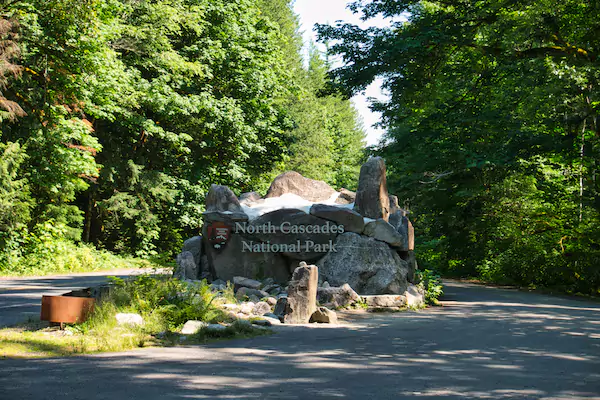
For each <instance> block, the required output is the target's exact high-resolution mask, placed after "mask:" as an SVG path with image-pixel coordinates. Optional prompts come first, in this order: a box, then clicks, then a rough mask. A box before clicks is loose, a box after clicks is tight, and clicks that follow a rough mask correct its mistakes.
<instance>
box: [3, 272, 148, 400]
mask: <svg viewBox="0 0 600 400" xmlns="http://www.w3.org/2000/svg"><path fill="white" fill-rule="evenodd" d="M144 271H145V270H140V269H123V270H112V271H102V272H90V273H84V274H72V275H55V276H44V277H27V278H8V279H7V278H0V327H4V326H9V325H14V324H16V323H19V322H24V321H27V320H28V319H30V318H32V319H39V317H40V307H41V301H42V296H43V295H60V294H63V293H67V292H70V291H72V290H76V289H85V288H88V287H92V286H97V285H101V284H103V283H106V282H107V278H106V277H107V276H110V275H112V276H120V277H126V276H129V275H132V274H139V273H142V272H144ZM1 399H2V396H1V389H0V400H1Z"/></svg>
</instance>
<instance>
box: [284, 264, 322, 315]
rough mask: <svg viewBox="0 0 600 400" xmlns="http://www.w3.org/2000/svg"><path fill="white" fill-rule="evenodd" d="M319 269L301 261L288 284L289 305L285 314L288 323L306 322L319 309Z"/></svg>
mask: <svg viewBox="0 0 600 400" xmlns="http://www.w3.org/2000/svg"><path fill="white" fill-rule="evenodd" d="M318 284H319V269H318V268H317V267H316V266H315V265H307V264H306V263H305V262H302V263H300V266H299V267H298V268H296V270H295V271H294V274H293V275H292V280H291V281H290V284H289V286H288V297H287V306H286V310H285V313H284V316H283V319H284V322H285V323H286V324H306V323H308V322H309V321H310V317H311V316H312V315H313V313H314V312H315V311H316V310H317V287H318Z"/></svg>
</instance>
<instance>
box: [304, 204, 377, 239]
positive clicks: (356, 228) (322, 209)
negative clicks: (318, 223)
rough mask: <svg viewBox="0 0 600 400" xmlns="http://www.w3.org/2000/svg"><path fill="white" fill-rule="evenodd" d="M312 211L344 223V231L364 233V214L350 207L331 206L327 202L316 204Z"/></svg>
mask: <svg viewBox="0 0 600 400" xmlns="http://www.w3.org/2000/svg"><path fill="white" fill-rule="evenodd" d="M310 213H311V214H312V215H314V216H315V217H319V218H323V219H326V220H329V221H333V222H335V223H337V224H339V225H342V226H343V228H344V232H356V233H362V231H363V229H364V227H365V220H364V218H363V216H362V215H360V214H359V213H357V212H356V211H353V210H350V209H349V208H344V207H336V206H330V205H327V204H314V205H313V206H312V207H311V208H310ZM340 233H343V232H340Z"/></svg>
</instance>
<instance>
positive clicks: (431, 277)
mask: <svg viewBox="0 0 600 400" xmlns="http://www.w3.org/2000/svg"><path fill="white" fill-rule="evenodd" d="M417 282H419V286H420V287H421V288H423V290H424V291H425V301H426V302H427V304H433V305H436V304H438V299H439V298H440V297H441V296H442V295H443V294H444V286H443V285H442V278H441V277H440V276H439V275H438V274H437V273H436V272H435V271H433V270H430V269H424V270H420V271H417Z"/></svg>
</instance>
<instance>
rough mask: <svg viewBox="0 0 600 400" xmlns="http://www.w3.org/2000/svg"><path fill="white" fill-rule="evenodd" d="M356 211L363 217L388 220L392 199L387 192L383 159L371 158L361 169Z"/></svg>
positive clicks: (355, 204) (355, 203)
mask: <svg viewBox="0 0 600 400" xmlns="http://www.w3.org/2000/svg"><path fill="white" fill-rule="evenodd" d="M354 210H355V211H357V212H358V213H359V214H360V215H362V216H363V217H367V218H372V219H379V218H381V219H383V220H384V221H387V220H388V218H389V215H390V197H389V194H388V191H387V184H386V177H385V163H384V162H383V158H381V157H371V158H370V159H369V160H368V161H367V162H366V163H364V164H363V166H362V167H361V168H360V177H359V178H358V189H357V191H356V200H355V202H354Z"/></svg>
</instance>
